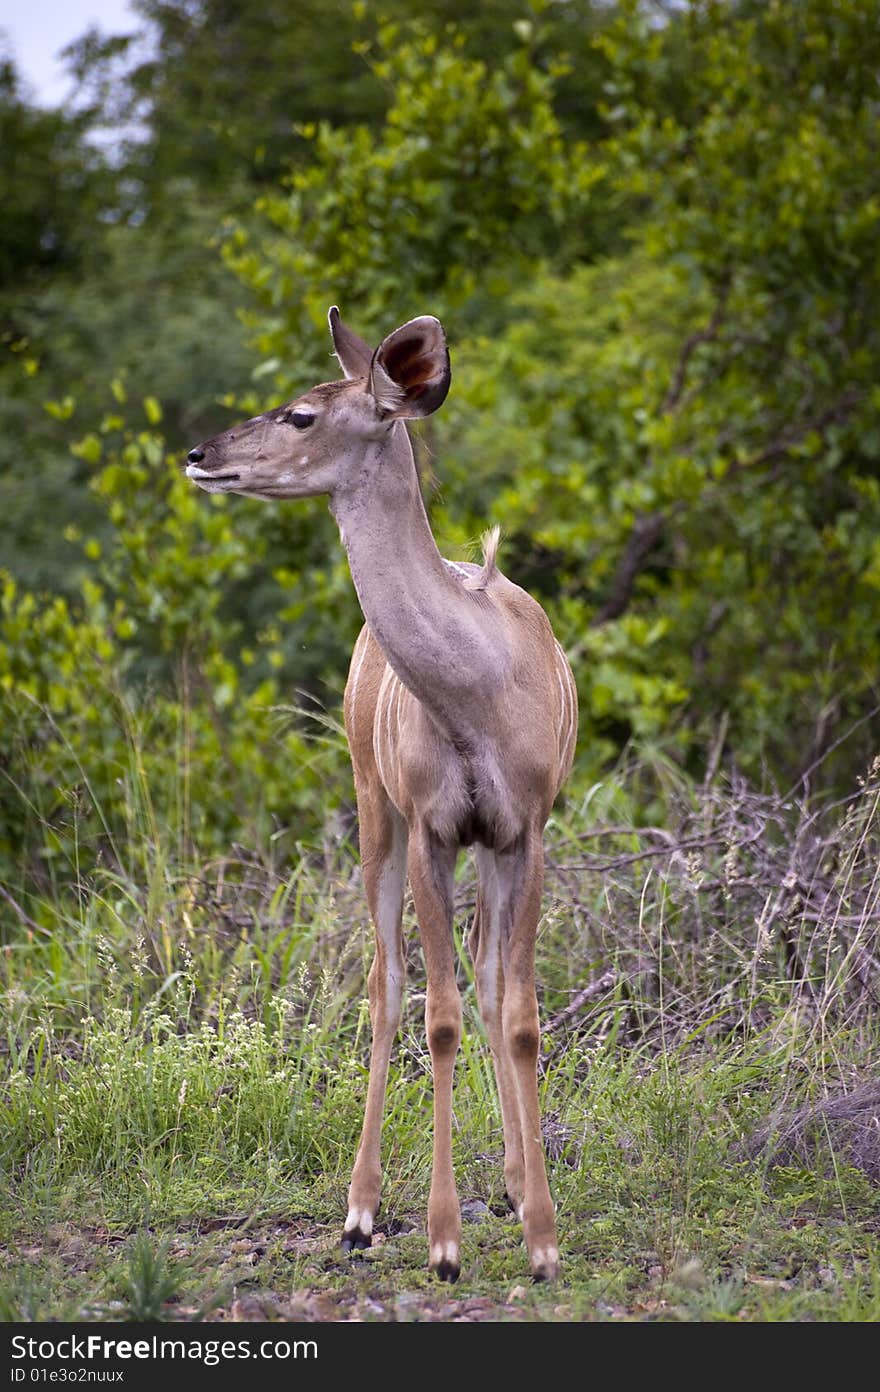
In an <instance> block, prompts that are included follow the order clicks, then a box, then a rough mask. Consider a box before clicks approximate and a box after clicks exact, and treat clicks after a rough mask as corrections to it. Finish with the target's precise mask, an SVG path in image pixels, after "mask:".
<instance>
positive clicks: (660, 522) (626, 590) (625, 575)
mask: <svg viewBox="0 0 880 1392" xmlns="http://www.w3.org/2000/svg"><path fill="white" fill-rule="evenodd" d="M666 522H667V514H666V513H665V512H650V513H647V514H646V515H645V516H643V517H639V518H637V519H636V521H635V523H634V524H633V529H632V531H631V532H630V534H629V540H628V541H627V543H626V546H625V547H624V551H623V555H622V556H621V558H620V561H619V563H618V566H617V570H616V571H615V573H614V578H613V580H612V581H611V591H610V593H609V595H608V598H607V599H606V601H605V603H604V604H603V605H602V608H601V609H600V610H599V612H598V614H597V615H596V617H595V618H594V619H593V627H594V628H598V627H599V625H600V624H604V623H610V621H611V620H612V619H619V618H620V616H621V614H623V613H624V612H625V610H626V609H628V608H629V603H630V600H631V599H632V593H633V589H634V588H635V583H636V580H637V578H638V576H639V573H640V571H642V570H643V569H644V566H645V562H646V561H647V559H648V556H649V555H650V553H651V551H652V550H653V548H654V546H655V545H656V543H657V540H658V538H659V537H660V534H661V533H662V531H663V529H664V527H665V526H666Z"/></svg>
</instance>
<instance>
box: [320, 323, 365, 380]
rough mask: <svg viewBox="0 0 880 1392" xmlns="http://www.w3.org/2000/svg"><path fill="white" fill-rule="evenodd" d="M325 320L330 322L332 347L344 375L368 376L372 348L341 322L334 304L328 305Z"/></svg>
mask: <svg viewBox="0 0 880 1392" xmlns="http://www.w3.org/2000/svg"><path fill="white" fill-rule="evenodd" d="M327 320H328V322H329V324H330V334H331V337H332V339H333V349H334V351H335V353H336V356H337V358H338V359H339V366H340V367H341V368H342V371H343V372H344V373H345V375H346V377H348V378H349V379H350V378H352V377H367V376H369V372H370V363H371V362H372V360H373V350H372V348H370V347H368V346H367V344H366V343H364V340H363V339H362V338H358V336H357V334H356V333H353V332H352V330H351V329H350V328H349V327H348V325H347V324H343V322H342V319H341V318H340V316H339V310H338V309H337V308H336V306H335V305H331V306H330V310H329V312H328V314H327Z"/></svg>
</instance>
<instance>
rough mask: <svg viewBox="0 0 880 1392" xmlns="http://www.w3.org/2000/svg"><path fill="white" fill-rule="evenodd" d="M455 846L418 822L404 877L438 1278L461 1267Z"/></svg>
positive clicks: (432, 1256) (452, 1276)
mask: <svg viewBox="0 0 880 1392" xmlns="http://www.w3.org/2000/svg"><path fill="white" fill-rule="evenodd" d="M455 857H456V848H455V847H451V846H447V845H443V844H441V843H440V842H439V841H437V839H436V838H435V837H434V836H433V835H432V834H431V833H430V832H429V831H428V829H427V828H420V829H419V830H418V831H417V832H415V833H414V834H411V836H410V844H409V879H410V887H411V889H412V894H413V903H414V905H415V910H416V916H417V918H418V922H419V930H420V932H421V938H422V948H423V951H424V954H425V967H426V969H427V976H428V992H427V1008H426V1026H427V1033H428V1048H429V1049H430V1051H431V1064H432V1067H433V1074H434V1155H433V1170H432V1176H431V1194H430V1198H429V1200H428V1247H429V1265H430V1267H431V1270H432V1271H434V1272H436V1274H437V1275H438V1276H439V1277H440V1279H441V1281H455V1280H457V1278H458V1274H459V1271H460V1269H461V1256H460V1252H461V1208H460V1206H459V1202H458V1193H457V1190H456V1187H455V1175H454V1173H453V1169H452V1080H453V1072H454V1069H455V1055H456V1053H457V1052H458V1046H459V1044H460V1043H461V998H460V996H459V993H458V986H457V984H456V980H455V959H454V956H453V949H452V892H453V875H454V871H455Z"/></svg>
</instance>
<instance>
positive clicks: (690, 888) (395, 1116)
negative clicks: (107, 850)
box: [0, 772, 880, 1321]
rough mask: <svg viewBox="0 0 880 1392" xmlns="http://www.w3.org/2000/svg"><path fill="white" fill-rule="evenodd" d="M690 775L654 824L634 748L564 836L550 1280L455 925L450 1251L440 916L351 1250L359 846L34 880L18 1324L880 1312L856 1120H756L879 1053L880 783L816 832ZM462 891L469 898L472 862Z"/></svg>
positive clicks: (857, 1069) (409, 1011)
mask: <svg viewBox="0 0 880 1392" xmlns="http://www.w3.org/2000/svg"><path fill="white" fill-rule="evenodd" d="M635 781H637V780H635ZM665 796H666V804H665V805H666V811H665V818H666V820H665V823H664V825H663V826H662V827H652V826H645V825H641V826H640V825H639V820H638V817H637V815H636V811H635V809H636V808H637V806H638V805H639V793H638V790H637V789H636V790H635V791H634V775H633V774H631V773H626V772H622V773H621V774H620V776H619V777H618V778H617V779H616V780H613V781H610V782H609V783H608V784H607V785H606V786H605V787H603V788H602V789H598V790H597V789H593V790H592V791H591V793H590V794H589V795H588V796H586V797H585V798H584V799H583V802H582V803H581V805H580V806H575V807H574V808H573V809H571V810H570V812H569V814H568V815H567V817H566V819H565V820H561V819H557V820H556V821H555V822H554V823H553V824H552V825H551V827H550V828H549V830H548V850H549V855H548V862H549V864H548V877H547V894H546V898H545V913H544V917H543V919H542V925H541V932H540V936H539V943H538V976H539V981H540V983H541V994H542V1010H543V1018H544V1020H545V1026H546V1029H545V1042H544V1055H543V1058H542V1072H541V1093H542V1107H543V1113H544V1117H545V1138H546V1143H547V1151H548V1156H549V1165H550V1177H551V1186H552V1188H553V1191H554V1195H555V1199H556V1203H557V1209H558V1222H559V1234H560V1247H561V1250H562V1253H563V1262H564V1266H563V1276H562V1279H561V1281H560V1282H559V1283H558V1284H556V1285H555V1286H553V1287H545V1286H535V1285H533V1284H532V1283H531V1281H530V1280H529V1279H528V1275H527V1272H528V1267H527V1261H526V1255H525V1250H524V1248H523V1245H522V1241H521V1229H520V1227H519V1225H518V1224H517V1223H516V1222H515V1221H514V1220H513V1218H512V1217H511V1216H510V1215H508V1214H506V1213H505V1212H504V1203H503V1179H502V1173H501V1164H502V1147H501V1125H500V1117H499V1112H498V1106H497V1102H496V1098H495V1091H494V1083H493V1079H492V1072H491V1067H490V1063H489V1056H488V1050H487V1049H486V1046H485V1041H484V1039H483V1037H482V1032H481V1028H480V1024H479V1018H478V1015H477V1012H476V1007H475V997H474V988H473V979H472V972H471V969H470V963H469V960H468V958H467V954H466V952H465V950H464V949H463V948H462V947H461V943H459V948H460V982H461V987H462V993H463V999H464V1006H465V1027H466V1034H465V1039H464V1042H463V1046H462V1050H461V1053H460V1055H459V1061H458V1066H457V1074H456V1094H455V1119H456V1129H455V1162H456V1173H457V1176H458V1181H459V1190H460V1195H461V1198H462V1200H463V1201H464V1203H465V1215H466V1222H465V1228H464V1242H463V1262H462V1276H461V1279H460V1281H459V1283H458V1284H457V1285H456V1286H455V1287H454V1288H450V1287H444V1286H441V1285H439V1284H438V1283H436V1282H435V1281H434V1279H433V1278H432V1277H430V1276H429V1275H428V1274H427V1271H426V1269H425V1266H426V1256H427V1252H426V1238H425V1226H424V1216H425V1208H426V1203H427V1193H428V1187H429V1183H430V1160H431V1126H430V1107H431V1082H430V1059H429V1057H428V1054H427V1050H426V1046H425V1040H424V1030H423V1013H424V979H423V967H422V962H421V956H420V953H419V951H418V947H417V932H416V929H415V925H414V924H412V922H410V923H409V939H410V942H411V952H410V992H409V996H408V1000H407V1003H406V1007H405V1012H404V1018H403V1022H402V1026H401V1031H400V1036H399V1041H398V1046H397V1049H396V1053H395V1058H394V1062H393V1066H392V1075H391V1081H390V1086H389V1092H388V1110H387V1121H386V1127H385V1138H384V1148H383V1154H384V1163H385V1180H384V1189H383V1207H382V1211H381V1214H380V1218H379V1222H378V1233H377V1240H376V1243H375V1245H374V1247H373V1248H372V1249H371V1251H369V1252H368V1253H366V1254H364V1255H363V1256H360V1257H356V1258H344V1257H343V1256H342V1255H341V1254H340V1252H339V1250H338V1246H337V1239H338V1236H339V1232H340V1229H341V1222H342V1218H343V1216H344V1212H345V1196H346V1189H347V1184H348V1177H349V1170H350V1166H351V1163H352V1160H353V1156H354V1151H355V1147H356V1144H357V1138H358V1133H359V1128H360V1122H361V1113H362V1107H363V1100H364V1095H365V1090H366V1078H367V1063H368V1053H369V1015H368V1010H367V1007H366V1002H365V998H364V981H365V976H366V971H367V969H368V966H369V960H370V954H371V950H372V949H371V934H370V931H369V929H368V927H367V925H366V917H365V910H364V906H363V902H362V894H361V888H360V881H359V872H358V869H357V862H356V859H355V857H354V856H353V854H352V852H351V850H350V849H349V848H348V847H347V846H342V847H339V848H336V849H335V850H332V851H331V850H328V849H327V848H326V847H322V848H320V849H317V848H316V849H313V850H310V849H309V848H303V847H300V848H299V850H298V853H297V855H296V857H295V861H294V863H293V865H292V866H291V868H290V870H289V872H285V873H281V872H280V871H279V870H278V869H277V868H275V867H273V866H272V865H271V864H265V863H263V862H261V861H260V860H259V858H258V857H256V856H255V855H244V854H239V855H237V856H235V857H233V856H230V857H229V858H228V859H227V860H225V861H224V862H222V863H213V864H209V865H203V864H200V863H199V862H198V861H197V860H196V859H195V858H192V859H189V860H185V861H181V860H180V859H176V858H175V855H173V854H172V853H171V850H170V848H169V847H163V846H161V845H158V846H156V847H154V849H153V853H152V854H151V855H148V854H147V852H146V850H145V849H143V848H142V852H141V854H139V855H138V856H134V857H132V858H131V862H130V863H131V864H139V865H141V866H148V867H151V868H149V869H148V870H146V871H141V872H131V871H130V872H125V871H124V870H123V869H121V868H120V866H119V865H118V863H117V864H115V865H113V866H112V868H105V869H103V870H100V871H97V870H96V871H94V872H93V873H92V874H91V875H90V876H89V877H88V879H87V881H84V880H83V879H82V878H77V877H76V876H75V875H71V876H70V877H69V879H68V881H67V883H66V884H65V883H64V877H63V876H59V875H58V873H57V872H56V874H55V877H54V883H53V886H52V888H51V891H44V892H43V893H42V894H40V892H39V891H37V890H36V889H34V890H33V891H32V892H31V894H30V895H29V897H28V898H27V900H26V903H24V904H22V903H21V902H19V900H18V899H17V900H16V904H17V908H13V909H11V910H10V915H9V920H8V926H7V929H6V932H5V947H4V950H3V955H2V964H3V983H2V986H3V990H4V993H5V994H4V1003H5V1009H4V1014H3V1025H2V1041H0V1046H2V1051H3V1052H2V1062H3V1079H2V1094H0V1102H2V1161H3V1167H4V1172H5V1182H4V1184H3V1187H2V1192H3V1196H4V1197H3V1198H2V1200H0V1317H2V1318H6V1319H12V1318H22V1319H38V1320H45V1319H50V1318H51V1319H59V1318H66V1319H89V1318H96V1319H97V1318H102V1319H106V1318H120V1319H124V1318H138V1319H144V1318H155V1317H162V1318H168V1319H199V1318H211V1317H213V1316H220V1315H223V1316H225V1317H231V1318H235V1319H248V1318H270V1319H276V1318H278V1319H281V1318H305V1319H309V1318H314V1319H318V1318H336V1319H346V1318H353V1317H356V1318H359V1319H377V1320H395V1319H398V1320H413V1319H451V1318H466V1319H494V1320H507V1319H518V1320H524V1319H525V1320H563V1319H564V1320H571V1319H576V1320H596V1319H598V1320H605V1319H635V1320H641V1319H664V1320H731V1319H736V1320H804V1319H808V1320H848V1321H854V1320H876V1319H878V1318H880V1259H878V1253H877V1231H878V1226H880V1203H878V1194H880V1190H878V1188H877V1186H876V1176H874V1178H872V1177H871V1174H870V1173H869V1171H870V1166H868V1167H866V1165H865V1164H864V1163H863V1161H864V1156H863V1155H862V1154H861V1152H858V1151H857V1150H854V1149H853V1147H852V1145H851V1144H850V1143H849V1141H848V1139H847V1136H846V1135H844V1133H842V1132H840V1131H839V1130H837V1129H836V1127H835V1125H832V1124H831V1123H830V1122H825V1123H823V1124H822V1125H819V1126H818V1130H817V1129H816V1128H814V1133H815V1134H813V1133H811V1135H810V1137H807V1138H806V1139H803V1144H799V1146H795V1147H794V1149H790V1150H789V1152H787V1153H786V1154H785V1155H782V1153H781V1152H779V1151H777V1152H774V1150H773V1147H772V1146H769V1147H764V1148H763V1149H762V1148H760V1147H758V1148H756V1147H754V1146H750V1145H749V1138H750V1137H752V1136H754V1134H755V1133H756V1131H757V1130H758V1128H759V1127H760V1126H761V1125H762V1123H766V1122H767V1121H768V1119H773V1118H774V1117H777V1118H778V1117H780V1116H783V1115H786V1114H788V1113H790V1112H791V1110H792V1108H794V1107H795V1106H796V1105H800V1104H804V1103H816V1102H819V1101H821V1099H822V1098H823V1097H825V1096H827V1095H834V1094H838V1093H841V1092H845V1091H847V1090H849V1089H852V1088H853V1087H855V1086H856V1085H857V1084H858V1083H859V1082H861V1081H862V1080H864V1079H865V1078H869V1077H871V1076H872V1074H871V1070H872V1066H873V1061H874V1060H875V1059H876V1057H877V1045H878V1029H877V1012H876V1008H875V1000H876V988H877V981H876V961H877V956H876V954H877V899H878V889H877V870H876V865H877V857H876V849H877V847H876V839H877V837H876V826H877V823H876V807H877V788H876V787H875V786H874V785H873V784H872V783H870V782H869V783H867V784H866V785H865V787H864V788H862V789H860V790H859V792H858V795H857V796H855V797H854V798H852V799H850V800H849V801H847V803H846V804H845V805H844V806H842V807H837V808H830V809H826V811H825V813H823V815H822V817H821V818H816V819H814V821H813V822H810V820H809V819H810V817H811V816H812V815H813V814H812V812H811V811H810V810H809V809H805V808H799V809H795V812H794V813H792V814H791V815H792V816H794V817H795V819H796V820H795V822H794V823H793V824H791V825H788V824H787V823H786V820H785V819H786V816H788V815H789V813H787V812H786V809H785V808H784V807H783V805H782V804H781V803H780V802H779V800H778V799H772V798H761V797H759V796H758V795H756V794H752V793H748V792H747V791H746V790H744V789H741V788H740V789H738V790H737V789H728V788H725V789H719V788H715V789H709V790H705V789H704V790H702V791H701V792H696V791H694V790H692V789H688V788H687V787H685V786H684V785H683V784H681V783H680V782H679V783H676V784H675V785H674V786H670V787H668V788H667V790H666V794H665ZM641 805H644V803H642V804H641ZM805 826H806V827H807V829H810V828H812V830H813V833H814V835H813V839H812V840H809V841H808V839H807V837H806V835H803V834H802V832H803V828H804V827H805ZM154 834H155V830H154ZM792 846H794V847H795V853H796V854H795V853H793V851H792ZM801 846H804V847H809V855H810V856H812V857H813V862H812V863H813V870H812V872H810V870H809V865H807V863H806V860H805V857H806V856H807V854H808V852H807V850H804V852H803V855H801V853H800V851H799V850H798V847H801ZM798 855H801V858H800V860H797V856H798ZM793 856H794V860H793ZM794 861H796V862H797V863H796V864H795V868H794V869H792V868H791V867H792V865H793V863H794ZM786 875H788V878H786ZM459 899H460V909H461V913H460V920H461V922H462V923H464V922H466V918H467V912H468V906H469V905H470V904H471V903H472V900H473V883H472V880H471V871H470V868H469V866H468V864H467V863H466V862H465V861H464V860H463V861H462V869H461V877H460V883H459ZM817 904H820V905H821V906H822V912H821V913H819V914H817V912H815V910H816V906H817ZM603 973H604V974H605V985H604V986H603V987H602V988H601V989H599V988H596V989H593V988H592V987H591V983H595V982H597V981H598V979H599V977H600V976H601V975H602V974H603ZM578 992H579V993H580V995H577V994H576V993H578ZM572 1005H573V1006H574V1007H575V1008H574V1009H572V1008H571V1007H572ZM860 1166H861V1167H860Z"/></svg>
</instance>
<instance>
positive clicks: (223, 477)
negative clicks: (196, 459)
mask: <svg viewBox="0 0 880 1392" xmlns="http://www.w3.org/2000/svg"><path fill="white" fill-rule="evenodd" d="M186 476H187V478H191V479H193V480H194V482H196V483H238V481H239V479H240V478H241V474H213V473H211V470H210V469H200V468H199V466H198V464H187V466H186Z"/></svg>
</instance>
